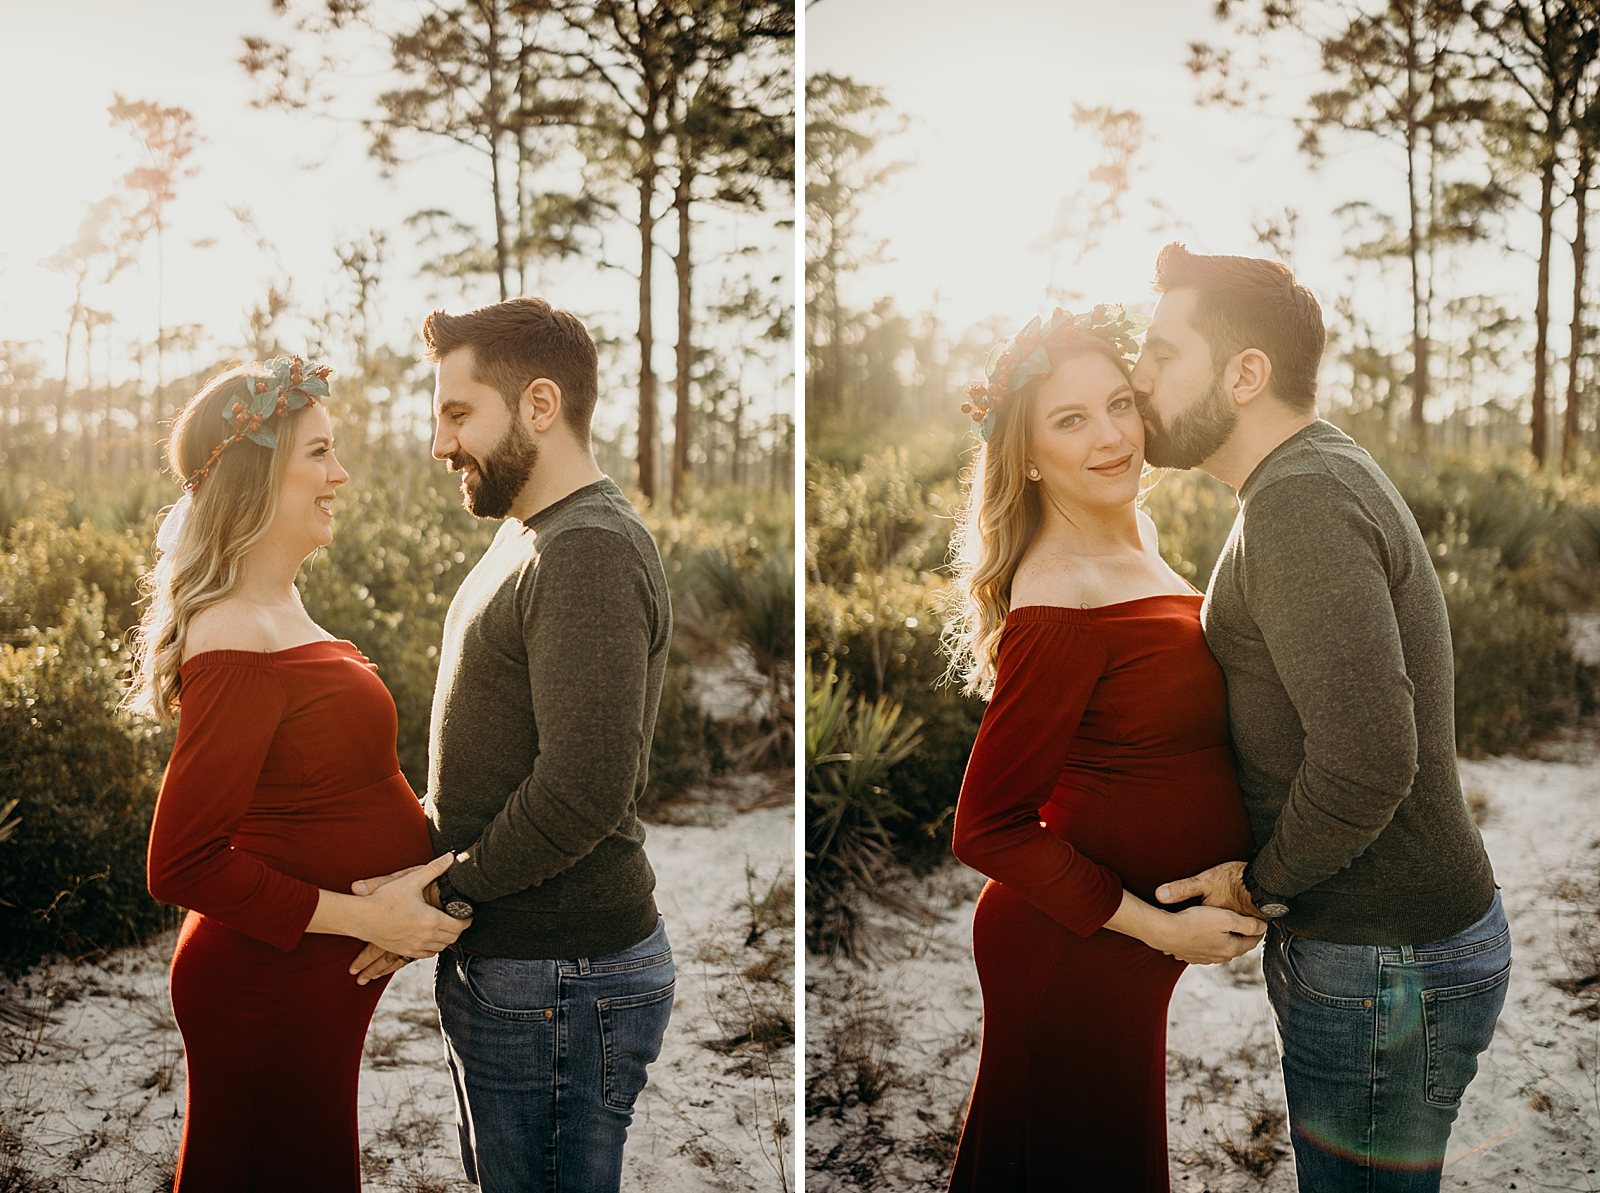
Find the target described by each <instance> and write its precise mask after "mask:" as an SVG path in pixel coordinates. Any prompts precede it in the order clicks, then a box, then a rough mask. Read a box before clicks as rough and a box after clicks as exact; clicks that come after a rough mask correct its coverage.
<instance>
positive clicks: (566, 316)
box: [422, 298, 600, 444]
mask: <svg viewBox="0 0 1600 1193" xmlns="http://www.w3.org/2000/svg"><path fill="white" fill-rule="evenodd" d="M422 342H423V343H424V344H425V345H427V349H428V351H427V357H428V359H429V360H431V361H434V362H435V363H437V362H438V361H441V360H443V359H444V358H445V357H446V356H448V355H449V354H450V353H452V352H454V351H456V349H458V348H471V349H472V378H473V380H474V381H478V382H481V383H482V384H484V385H489V386H493V387H494V388H495V390H497V391H498V392H499V394H500V396H501V397H502V398H504V399H505V402H506V405H507V406H509V407H510V408H511V409H512V410H515V409H516V408H517V403H518V402H519V401H520V400H521V398H522V391H523V390H524V389H526V388H527V387H528V382H530V381H533V380H535V379H536V378H539V377H545V378H548V379H549V380H551V381H554V382H555V383H556V384H557V385H558V386H560V387H561V410H562V414H563V417H565V418H566V420H567V425H568V426H569V427H571V428H572V430H573V432H574V433H575V434H576V435H577V436H578V440H579V442H580V443H585V444H586V443H588V442H589V422H590V420H591V419H592V418H593V417H594V403H595V398H596V396H597V395H598V394H599V391H600V365H599V356H598V354H597V353H596V352H595V347H594V340H593V339H592V338H591V337H590V335H589V329H588V328H586V327H584V325H583V321H582V320H580V319H579V318H578V317H577V316H576V315H574V314H573V313H572V312H571V311H562V310H557V309H556V308H555V307H552V306H551V305H550V304H549V303H548V302H546V301H545V300H544V299H542V298H511V299H507V300H506V301H505V302H497V303H492V304H491V305H489V306H486V307H479V308H478V309H477V310H473V311H468V312H467V313H466V314H464V315H450V314H447V313H445V312H444V311H442V310H441V311H434V312H432V313H431V314H430V315H429V316H428V317H427V318H426V319H424V320H423V321H422Z"/></svg>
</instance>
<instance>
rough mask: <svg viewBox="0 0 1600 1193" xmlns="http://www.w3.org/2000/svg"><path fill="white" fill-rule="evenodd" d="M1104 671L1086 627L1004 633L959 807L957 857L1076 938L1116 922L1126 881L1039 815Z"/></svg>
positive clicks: (1031, 627) (1036, 626) (1032, 625)
mask: <svg viewBox="0 0 1600 1193" xmlns="http://www.w3.org/2000/svg"><path fill="white" fill-rule="evenodd" d="M1063 612H1074V611H1066V610H1064V611H1063ZM1105 666H1106V652H1105V647H1104V646H1103V645H1102V644H1101V642H1100V639H1099V636H1098V635H1097V634H1096V633H1095V631H1094V628H1093V627H1092V626H1090V625H1087V624H1081V623H1076V624H1075V623H1072V622H1068V621H1065V620H1048V621H1047V620H1040V621H1031V620H1030V621H1027V622H1021V623H1016V624H1013V625H1010V626H1007V628H1006V630H1005V636H1004V638H1003V639H1002V640H1001V643H1000V658H999V664H998V667H997V668H996V674H995V685H994V695H993V696H992V697H991V698H990V700H989V708H988V710H987V711H986V712H985V713H984V715H983V724H982V725H981V726H980V727H979V729H978V739H977V741H975V742H974V743H973V746H972V757H971V759H970V760H969V761H968V762H967V773H966V777H965V778H964V779H963V780H962V783H961V796H960V798H959V799H958V800H957V802H956V822H955V840H954V847H955V854H956V856H957V857H958V858H960V859H961V860H962V861H963V862H965V863H966V864H967V865H969V866H971V867H972V868H973V869H975V870H979V871H981V872H982V873H984V874H987V875H988V876H989V877H990V878H993V879H995V880H996V881H997V882H1003V883H1005V885H1006V886H1008V887H1010V888H1011V889H1012V890H1014V891H1016V892H1017V893H1018V894H1020V895H1022V896H1023V897H1024V898H1025V899H1027V900H1028V901H1029V902H1030V903H1032V904H1033V905H1034V906H1035V907H1037V908H1038V909H1039V910H1040V911H1042V912H1044V913H1045V914H1046V915H1048V916H1050V917H1051V918H1052V919H1054V920H1056V921H1058V922H1060V923H1062V924H1064V925H1066V926H1067V927H1068V928H1070V929H1072V930H1073V931H1074V932H1076V933H1078V935H1080V936H1091V935H1093V934H1094V932H1095V931H1097V930H1098V929H1099V928H1101V927H1102V926H1104V924H1105V922H1106V921H1107V920H1108V919H1110V918H1111V917H1112V916H1113V915H1115V914H1116V911H1117V908H1118V906H1119V905H1120V904H1121V902H1122V879H1121V878H1120V877H1119V876H1118V875H1117V873H1116V872H1115V871H1113V870H1109V869H1107V868H1106V867H1105V866H1102V865H1099V864H1097V863H1095V862H1093V861H1091V860H1090V859H1089V858H1087V857H1085V856H1084V855H1083V854H1081V853H1079V852H1078V851H1077V850H1076V849H1074V848H1073V847H1072V845H1071V843H1070V842H1067V841H1063V840H1061V838H1059V837H1057V836H1056V835H1055V834H1054V833H1052V832H1051V831H1050V830H1049V829H1048V828H1046V827H1045V826H1044V825H1043V824H1042V823H1041V822H1040V820H1039V809H1040V808H1041V807H1043V806H1044V805H1045V804H1046V803H1047V802H1048V801H1049V799H1050V795H1051V792H1052V791H1054V790H1055V785H1056V781H1057V780H1058V779H1060V777H1061V770H1062V768H1063V767H1064V766H1065V765H1066V763H1067V758H1068V756H1069V755H1070V753H1071V750H1072V741H1073V738H1074V737H1075V736H1076V735H1077V730H1078V723H1079V721H1081V720H1082V719H1083V713H1084V710H1085V709H1086V708H1087V707H1088V704H1089V697H1090V695H1091V694H1092V693H1093V692H1094V687H1095V684H1096V683H1097V682H1099V679H1100V676H1101V673H1102V672H1103V671H1104V670H1105Z"/></svg>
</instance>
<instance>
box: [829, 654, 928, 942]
mask: <svg viewBox="0 0 1600 1193" xmlns="http://www.w3.org/2000/svg"><path fill="white" fill-rule="evenodd" d="M903 711H904V709H903V708H902V706H901V705H899V704H898V703H895V702H893V701H891V700H889V699H888V698H887V697H884V696H879V697H878V698H877V700H874V701H870V702H869V701H867V700H865V699H862V698H858V697H852V696H851V695H850V679H849V676H848V675H845V676H840V675H837V674H836V673H835V669H834V664H833V663H831V662H830V663H829V664H828V666H827V668H826V669H825V670H824V671H823V673H822V675H821V676H820V677H818V676H813V675H812V673H811V672H810V671H809V670H808V671H807V672H806V939H807V943H808V946H809V947H810V948H811V949H812V951H814V952H828V953H831V952H834V951H836V950H839V951H843V952H844V953H846V954H847V955H849V956H859V955H860V942H859V941H858V939H857V935H856V929H857V927H858V924H859V918H858V916H857V913H856V898H857V896H858V895H859V894H863V893H865V894H871V893H872V892H873V891H875V890H876V888H877V886H878V883H879V880H880V878H881V877H882V875H883V873H884V871H885V869H886V868H887V866H888V864H889V862H890V861H891V860H892V859H893V857H894V853H895V836H894V834H893V832H892V831H891V826H892V825H893V824H894V823H895V822H896V821H900V820H905V819H908V818H911V816H912V814H911V812H909V811H908V810H907V809H906V808H905V807H904V806H903V805H902V804H901V803H900V801H899V799H898V798H897V797H896V795H895V793H894V792H893V791H892V790H891V789H890V788H889V787H888V786H887V785H886V784H887V783H888V781H889V776H890V774H891V772H892V771H893V770H894V768H895V766H896V765H897V764H899V763H901V762H903V761H904V760H905V759H907V758H909V757H910V756H911V755H912V754H913V752H915V751H916V749H917V747H918V746H919V745H921V744H922V738H921V737H919V736H918V731H919V730H920V729H921V728H922V721H921V719H920V718H917V717H911V718H909V719H908V720H906V721H904V722H903V723H902V721H901V713H902V712H903Z"/></svg>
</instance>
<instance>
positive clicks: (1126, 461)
mask: <svg viewBox="0 0 1600 1193" xmlns="http://www.w3.org/2000/svg"><path fill="white" fill-rule="evenodd" d="M1133 457H1134V453H1133V452H1129V453H1128V454H1127V455H1125V456H1121V457H1119V458H1117V459H1115V460H1112V461H1110V462H1109V463H1106V464H1091V465H1090V466H1089V471H1090V472H1098V473H1099V474H1100V475H1101V476H1121V475H1122V474H1123V473H1124V472H1126V471H1128V469H1129V468H1132V467H1133Z"/></svg>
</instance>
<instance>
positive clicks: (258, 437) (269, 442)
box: [244, 427, 278, 448]
mask: <svg viewBox="0 0 1600 1193" xmlns="http://www.w3.org/2000/svg"><path fill="white" fill-rule="evenodd" d="M244 437H245V438H246V439H248V440H249V441H250V442H251V443H259V444H260V445H261V446H262V447H271V448H275V447H277V446H278V437H277V436H276V435H274V434H273V433H272V432H271V431H269V430H267V429H266V428H265V427H262V428H260V429H259V430H255V431H246V432H245V433H244Z"/></svg>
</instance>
